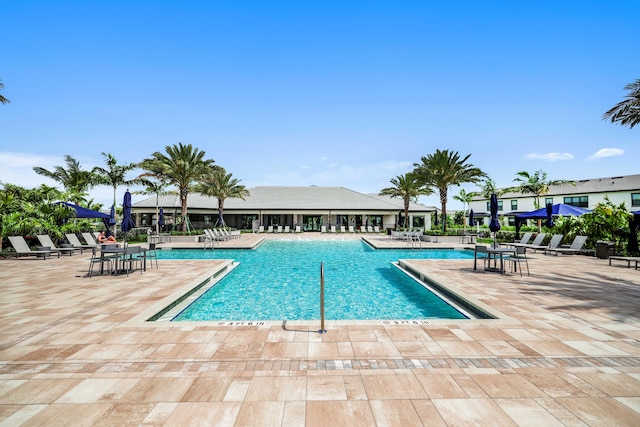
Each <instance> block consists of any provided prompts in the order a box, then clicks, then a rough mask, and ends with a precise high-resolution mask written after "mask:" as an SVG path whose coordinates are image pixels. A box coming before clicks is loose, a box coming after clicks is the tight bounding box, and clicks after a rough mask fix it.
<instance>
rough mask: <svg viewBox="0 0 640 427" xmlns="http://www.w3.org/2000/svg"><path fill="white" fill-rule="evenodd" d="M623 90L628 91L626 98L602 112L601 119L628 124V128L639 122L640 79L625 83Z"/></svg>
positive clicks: (623, 124)
mask: <svg viewBox="0 0 640 427" xmlns="http://www.w3.org/2000/svg"><path fill="white" fill-rule="evenodd" d="M624 90H628V91H629V94H628V95H627V96H626V99H625V100H624V101H620V102H618V103H617V104H616V105H615V106H613V108H611V109H610V110H609V111H607V112H606V113H604V115H603V116H602V119H603V120H607V119H610V120H611V123H618V124H620V125H622V126H629V129H632V128H633V127H634V126H635V125H637V124H638V123H640V79H638V80H636V81H635V82H633V83H629V84H628V85H626V86H625V87H624Z"/></svg>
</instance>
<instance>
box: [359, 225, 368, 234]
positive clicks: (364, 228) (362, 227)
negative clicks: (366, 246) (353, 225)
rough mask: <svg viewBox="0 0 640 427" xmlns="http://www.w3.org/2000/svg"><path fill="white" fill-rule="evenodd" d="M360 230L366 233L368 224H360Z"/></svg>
mask: <svg viewBox="0 0 640 427" xmlns="http://www.w3.org/2000/svg"><path fill="white" fill-rule="evenodd" d="M360 232H361V233H366V232H367V227H366V226H364V225H361V226H360Z"/></svg>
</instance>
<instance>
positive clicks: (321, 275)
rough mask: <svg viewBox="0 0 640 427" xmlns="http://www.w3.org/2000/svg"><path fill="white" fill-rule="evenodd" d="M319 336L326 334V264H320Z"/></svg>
mask: <svg viewBox="0 0 640 427" xmlns="http://www.w3.org/2000/svg"><path fill="white" fill-rule="evenodd" d="M318 333H319V334H326V333H327V330H326V329H325V328H324V263H323V262H321V263H320V330H319V331H318Z"/></svg>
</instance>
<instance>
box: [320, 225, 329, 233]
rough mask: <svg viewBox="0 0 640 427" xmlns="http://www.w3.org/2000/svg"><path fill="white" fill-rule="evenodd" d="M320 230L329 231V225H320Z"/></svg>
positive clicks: (322, 231)
mask: <svg viewBox="0 0 640 427" xmlns="http://www.w3.org/2000/svg"><path fill="white" fill-rule="evenodd" d="M320 232H321V233H326V232H327V226H326V225H321V226H320Z"/></svg>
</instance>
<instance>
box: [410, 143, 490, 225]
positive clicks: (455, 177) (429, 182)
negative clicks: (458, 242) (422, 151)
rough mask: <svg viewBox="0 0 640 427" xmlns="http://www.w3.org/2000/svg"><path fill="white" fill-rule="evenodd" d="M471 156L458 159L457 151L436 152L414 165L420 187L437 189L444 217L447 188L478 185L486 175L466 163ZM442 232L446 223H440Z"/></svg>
mask: <svg viewBox="0 0 640 427" xmlns="http://www.w3.org/2000/svg"><path fill="white" fill-rule="evenodd" d="M469 157H471V154H468V155H467V156H465V157H464V158H462V159H461V158H460V154H459V153H458V152H457V151H455V152H454V151H449V150H436V152H435V153H433V154H429V155H428V156H426V157H422V158H421V162H422V163H415V164H414V167H415V169H414V172H413V173H415V174H416V176H417V180H418V183H419V184H420V185H423V186H426V187H429V188H437V189H438V192H439V193H440V204H441V205H442V215H443V217H446V212H447V197H448V191H449V187H451V186H452V185H461V184H465V183H474V184H475V183H478V182H479V181H480V180H482V179H484V178H485V177H486V176H487V175H486V174H485V173H484V172H482V170H480V169H479V168H477V167H475V166H473V165H472V164H471V163H467V160H469ZM442 231H443V232H446V231H447V221H442Z"/></svg>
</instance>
